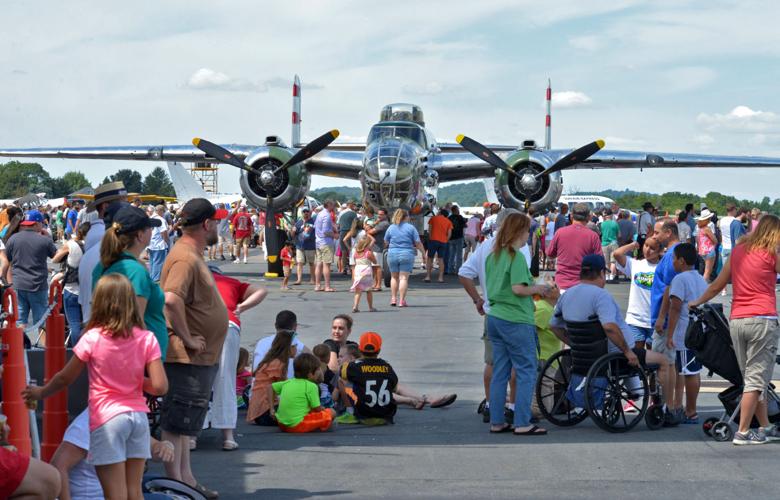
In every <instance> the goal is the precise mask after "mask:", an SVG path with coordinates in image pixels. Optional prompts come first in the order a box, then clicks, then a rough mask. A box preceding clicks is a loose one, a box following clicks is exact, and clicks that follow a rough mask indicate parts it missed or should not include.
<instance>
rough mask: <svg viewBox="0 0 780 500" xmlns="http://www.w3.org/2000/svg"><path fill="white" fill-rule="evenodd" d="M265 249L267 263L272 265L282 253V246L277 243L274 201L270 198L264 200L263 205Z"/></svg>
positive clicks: (277, 234)
mask: <svg viewBox="0 0 780 500" xmlns="http://www.w3.org/2000/svg"><path fill="white" fill-rule="evenodd" d="M265 248H266V252H267V254H266V257H267V258H268V263H269V264H274V263H275V262H276V261H277V259H278V258H279V254H280V253H281V251H282V245H281V244H280V242H279V233H278V231H277V230H276V210H274V199H273V198H272V197H270V196H269V197H268V198H267V199H266V205H265Z"/></svg>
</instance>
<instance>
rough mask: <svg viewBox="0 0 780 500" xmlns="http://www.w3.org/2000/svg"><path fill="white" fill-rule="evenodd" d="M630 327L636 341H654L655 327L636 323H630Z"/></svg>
mask: <svg viewBox="0 0 780 500" xmlns="http://www.w3.org/2000/svg"><path fill="white" fill-rule="evenodd" d="M628 329H629V330H630V331H631V334H632V335H633V336H634V342H644V343H649V342H652V338H653V329H652V328H650V327H649V326H648V327H644V326H636V325H628Z"/></svg>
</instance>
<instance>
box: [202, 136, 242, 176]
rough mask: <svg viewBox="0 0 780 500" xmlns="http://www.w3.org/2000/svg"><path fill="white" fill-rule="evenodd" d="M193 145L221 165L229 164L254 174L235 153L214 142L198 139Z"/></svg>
mask: <svg viewBox="0 0 780 500" xmlns="http://www.w3.org/2000/svg"><path fill="white" fill-rule="evenodd" d="M192 145H193V146H195V147H196V148H198V149H200V150H201V151H203V152H204V153H206V154H207V155H209V156H212V157H213V158H214V159H216V160H217V161H219V162H221V163H227V164H228V165H233V166H234V167H238V168H240V169H242V170H246V171H247V172H249V173H250V174H251V173H254V170H252V169H251V168H249V167H248V166H247V165H246V163H244V161H243V160H241V159H240V158H238V157H236V156H235V155H234V154H233V153H231V152H230V151H228V150H227V149H225V148H223V147H222V146H220V145H218V144H214V143H213V142H211V141H207V140H206V139H200V138H198V137H196V138H194V139H193V140H192Z"/></svg>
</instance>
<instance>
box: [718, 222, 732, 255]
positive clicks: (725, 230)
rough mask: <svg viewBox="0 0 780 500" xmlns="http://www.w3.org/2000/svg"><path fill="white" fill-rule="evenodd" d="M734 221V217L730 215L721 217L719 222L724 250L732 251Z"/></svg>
mask: <svg viewBox="0 0 780 500" xmlns="http://www.w3.org/2000/svg"><path fill="white" fill-rule="evenodd" d="M733 221H734V217H732V216H730V215H727V216H725V217H721V219H720V220H719V221H718V226H719V227H720V238H721V244H722V245H723V250H731V223H732V222H733Z"/></svg>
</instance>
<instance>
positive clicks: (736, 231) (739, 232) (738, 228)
mask: <svg viewBox="0 0 780 500" xmlns="http://www.w3.org/2000/svg"><path fill="white" fill-rule="evenodd" d="M729 233H730V234H731V248H732V250H733V249H734V247H735V246H737V240H739V239H740V238H741V237H742V236H744V235H745V234H747V230H746V229H745V226H744V225H743V224H742V223H741V222H740V221H739V219H734V220H733V221H731V225H730V226H729ZM724 264H725V262H724Z"/></svg>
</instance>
